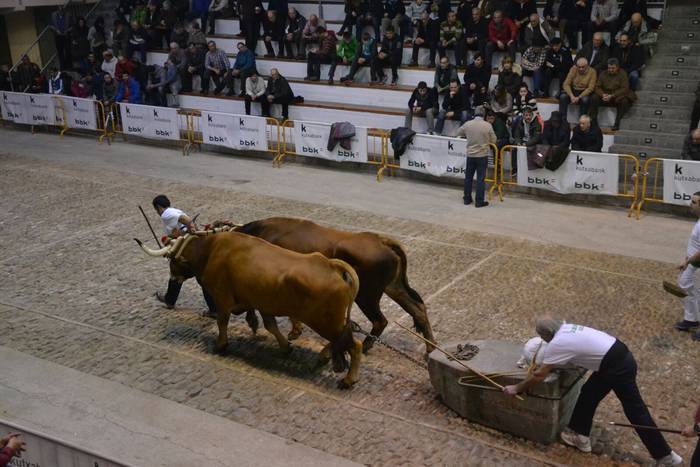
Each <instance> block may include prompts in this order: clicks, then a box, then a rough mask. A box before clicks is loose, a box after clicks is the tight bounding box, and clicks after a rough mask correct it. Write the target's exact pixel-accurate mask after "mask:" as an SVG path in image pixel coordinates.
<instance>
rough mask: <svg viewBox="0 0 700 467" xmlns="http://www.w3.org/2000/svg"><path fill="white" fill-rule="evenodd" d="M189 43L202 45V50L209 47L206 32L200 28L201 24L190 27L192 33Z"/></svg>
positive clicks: (193, 24) (194, 23) (195, 23)
mask: <svg viewBox="0 0 700 467" xmlns="http://www.w3.org/2000/svg"><path fill="white" fill-rule="evenodd" d="M187 42H188V43H190V42H194V43H195V44H197V45H201V46H202V48H204V47H205V46H207V47H208V43H207V37H206V36H205V35H204V31H202V28H200V27H199V23H197V22H196V21H195V22H193V23H192V24H191V25H190V33H189V37H188V39H187Z"/></svg>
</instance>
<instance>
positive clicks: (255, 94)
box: [245, 71, 270, 115]
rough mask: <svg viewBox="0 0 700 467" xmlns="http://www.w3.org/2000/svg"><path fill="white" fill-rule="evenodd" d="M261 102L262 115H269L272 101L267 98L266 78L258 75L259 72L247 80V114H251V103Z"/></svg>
mask: <svg viewBox="0 0 700 467" xmlns="http://www.w3.org/2000/svg"><path fill="white" fill-rule="evenodd" d="M251 102H259V103H260V107H261V109H262V115H269V113H270V103H269V102H267V99H266V98H265V80H263V79H262V78H261V77H259V76H258V73H257V72H255V71H254V72H253V74H252V75H250V76H249V77H248V79H247V80H245V114H246V115H250V103H251Z"/></svg>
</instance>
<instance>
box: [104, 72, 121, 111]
mask: <svg viewBox="0 0 700 467" xmlns="http://www.w3.org/2000/svg"><path fill="white" fill-rule="evenodd" d="M101 86H102V93H101V96H102V105H103V106H104V108H105V110H106V111H109V108H110V107H111V106H112V104H114V102H115V100H116V97H117V82H116V80H115V79H114V78H112V75H110V74H109V73H105V74H104V75H103V76H102V83H101Z"/></svg>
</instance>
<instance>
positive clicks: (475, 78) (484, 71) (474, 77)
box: [463, 63, 491, 89]
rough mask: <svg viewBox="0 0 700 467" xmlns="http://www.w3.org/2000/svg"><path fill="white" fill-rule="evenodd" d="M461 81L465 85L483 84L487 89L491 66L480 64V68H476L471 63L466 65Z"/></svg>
mask: <svg viewBox="0 0 700 467" xmlns="http://www.w3.org/2000/svg"><path fill="white" fill-rule="evenodd" d="M463 81H464V84H465V85H466V86H467V87H468V86H469V85H470V84H472V83H474V84H476V85H477V86H479V87H481V86H485V87H486V88H487V89H488V87H489V81H491V67H488V66H486V65H482V67H481V68H477V67H476V65H474V64H473V63H472V64H470V65H469V66H467V70H466V71H465V72H464V80H463Z"/></svg>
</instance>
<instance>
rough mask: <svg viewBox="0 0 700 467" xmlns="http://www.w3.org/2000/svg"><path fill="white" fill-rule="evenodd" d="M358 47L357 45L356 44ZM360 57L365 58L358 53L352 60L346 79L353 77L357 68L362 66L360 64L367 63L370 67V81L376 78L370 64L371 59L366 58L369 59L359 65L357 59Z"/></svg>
mask: <svg viewBox="0 0 700 467" xmlns="http://www.w3.org/2000/svg"><path fill="white" fill-rule="evenodd" d="M358 47H359V46H358ZM360 58H366V57H360V56H359V55H358V56H357V57H355V60H353V61H352V65H350V71H349V72H348V79H351V80H352V79H355V73H357V70H358V69H359V68H360V67H361V66H362V65H369V66H370V67H369V69H370V75H371V79H372V81H376V80H377V75H376V74H375V72H374V67H373V66H372V61H371V60H372V59H367V60H369V61H368V62H367V61H366V62H365V63H363V64H362V65H360V62H359V61H358V60H359V59H360Z"/></svg>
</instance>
